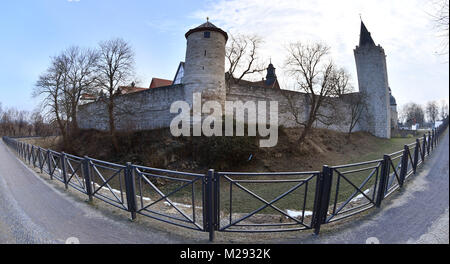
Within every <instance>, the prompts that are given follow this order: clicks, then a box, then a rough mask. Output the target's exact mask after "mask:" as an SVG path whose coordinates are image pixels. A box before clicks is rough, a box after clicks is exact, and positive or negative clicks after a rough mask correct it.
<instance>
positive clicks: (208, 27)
mask: <svg viewBox="0 0 450 264" xmlns="http://www.w3.org/2000/svg"><path fill="white" fill-rule="evenodd" d="M199 31H216V32H219V33H221V34H222V35H223V36H224V37H225V40H228V34H227V33H226V32H225V31H223V30H222V29H220V28H218V27H216V26H215V25H214V24H213V23H211V22H209V18H207V21H206V23H203V24H201V25H200V26H198V27H196V28H193V29H191V30H189V31H188V32H187V33H186V35H185V37H186V38H187V37H188V36H189V35H190V34H192V33H194V32H199Z"/></svg>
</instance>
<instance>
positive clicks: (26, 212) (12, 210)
mask: <svg viewBox="0 0 450 264" xmlns="http://www.w3.org/2000/svg"><path fill="white" fill-rule="evenodd" d="M122 218H123V217H122ZM70 237H76V238H78V239H79V241H80V242H81V243H108V244H109V243H171V244H172V243H182V242H189V241H187V240H186V239H182V238H180V237H175V236H174V235H172V234H168V233H165V232H162V231H157V230H151V229H149V228H144V227H143V226H140V225H139V224H136V223H132V222H130V221H128V220H127V219H121V220H120V219H117V220H116V219H113V218H111V217H106V216H104V215H103V214H102V213H100V212H98V211H97V210H95V209H94V208H92V207H91V206H88V205H87V204H86V203H84V202H80V201H78V202H77V201H75V200H74V199H73V197H70V196H69V195H67V194H65V193H64V192H61V191H59V190H56V189H55V188H53V187H52V186H51V185H49V184H48V183H46V182H45V181H44V180H43V179H41V178H40V177H39V176H37V175H36V174H34V173H33V172H32V171H31V170H30V169H28V168H27V167H25V165H24V164H23V163H21V162H20V161H19V160H18V159H17V158H16V157H15V156H14V155H13V154H12V152H11V151H10V150H9V149H8V148H7V147H6V145H5V144H4V143H3V141H1V140H0V243H21V244H23V243H65V242H66V240H67V239H68V238H70Z"/></svg>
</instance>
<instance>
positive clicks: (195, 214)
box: [3, 118, 448, 241]
mask: <svg viewBox="0 0 450 264" xmlns="http://www.w3.org/2000/svg"><path fill="white" fill-rule="evenodd" d="M447 126H448V118H447V120H446V121H445V122H444V124H442V125H441V126H440V127H438V128H436V129H433V130H431V131H429V132H428V133H427V134H425V135H423V137H421V138H418V139H416V142H414V143H411V144H408V145H405V146H404V149H403V150H400V151H397V152H395V153H392V154H389V155H384V156H383V158H381V159H378V160H373V161H366V162H360V163H355V164H347V165H341V166H323V169H322V171H311V172H280V173H237V172H215V171H214V170H209V171H208V172H207V173H206V174H196V173H186V172H178V171H171V170H164V169H156V168H149V167H144V166H138V165H134V164H131V163H127V164H125V165H120V164H114V163H110V162H106V161H101V160H96V159H93V158H90V157H77V156H74V155H70V154H66V153H64V152H62V153H59V152H55V151H53V150H50V149H43V148H41V147H37V146H34V145H31V144H27V143H24V142H21V141H19V140H17V139H14V138H9V137H3V141H4V142H5V143H6V144H7V145H8V146H9V147H10V148H12V149H13V150H14V151H16V153H17V154H18V156H19V157H21V158H22V159H23V160H24V161H25V162H27V163H28V164H30V165H31V166H33V167H35V168H38V169H39V170H40V171H41V172H42V173H46V174H48V175H49V176H50V179H52V180H53V179H56V180H58V181H60V182H62V183H63V184H64V185H65V188H66V189H68V188H69V187H72V188H74V189H75V190H77V191H79V192H81V193H83V194H85V195H86V196H87V197H88V199H89V200H90V201H92V200H93V199H94V198H96V199H98V200H101V201H103V202H105V203H108V204H110V205H112V206H115V207H117V208H119V209H122V210H125V211H127V212H129V213H130V215H131V218H132V219H135V218H136V216H137V214H139V215H141V216H144V217H149V218H152V219H155V220H158V221H162V222H165V223H169V224H173V225H176V226H180V227H184V228H189V229H193V230H198V231H203V232H209V238H210V240H211V241H213V240H214V236H215V232H216V231H219V232H253V233H257V232H284V231H297V230H305V229H314V232H315V233H316V234H318V233H319V231H320V227H321V225H323V224H328V223H331V222H335V221H339V220H341V219H344V218H347V217H350V216H352V215H355V214H358V213H361V212H363V211H366V210H368V209H370V208H372V207H380V205H381V203H382V201H383V199H385V198H386V197H388V196H389V195H391V194H392V193H393V192H394V191H395V190H397V189H399V188H402V187H403V184H404V182H405V180H406V179H408V177H409V176H411V175H412V174H415V173H416V170H417V168H418V166H420V165H421V164H423V163H424V162H425V160H426V157H428V156H429V155H430V153H431V152H432V151H433V150H434V149H435V148H436V145H437V144H438V141H439V137H440V135H441V134H442V133H443V131H444V130H445V128H446V127H447ZM261 185H265V186H267V188H259V187H260V186H261ZM345 186H346V188H344V187H345ZM268 190H271V195H272V196H271V197H270V199H267V198H263V197H264V196H266V197H267V195H265V194H266V192H267V191H268ZM273 190H276V193H277V194H275V195H274V194H273V192H272V191H273ZM349 190H350V191H349ZM249 201H254V202H256V204H257V205H255V204H254V203H250V202H249ZM292 204H294V205H295V206H296V208H295V209H296V210H290V209H292ZM236 208H237V209H236ZM269 210H270V211H271V212H272V214H270V213H268V211H269ZM243 211H244V212H243Z"/></svg>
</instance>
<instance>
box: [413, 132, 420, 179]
mask: <svg viewBox="0 0 450 264" xmlns="http://www.w3.org/2000/svg"><path fill="white" fill-rule="evenodd" d="M419 148H420V141H419V139H418V138H416V147H415V149H414V164H413V168H414V174H416V171H417V163H419Z"/></svg>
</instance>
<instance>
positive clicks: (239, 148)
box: [191, 136, 257, 169]
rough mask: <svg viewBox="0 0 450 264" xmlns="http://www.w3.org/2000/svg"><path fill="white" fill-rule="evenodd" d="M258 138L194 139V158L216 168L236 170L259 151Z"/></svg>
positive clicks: (192, 142)
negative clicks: (256, 142)
mask: <svg viewBox="0 0 450 264" xmlns="http://www.w3.org/2000/svg"><path fill="white" fill-rule="evenodd" d="M256 139H257V138H256V137H247V136H244V137H237V136H233V137H193V138H192V141H191V144H192V156H193V159H194V160H195V161H197V162H198V163H200V164H202V165H204V166H207V167H211V168H215V169H227V168H235V167H237V166H240V165H242V164H245V163H247V162H248V161H249V157H250V155H252V154H254V153H255V151H256V150H257V147H256V144H255V141H256Z"/></svg>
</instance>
